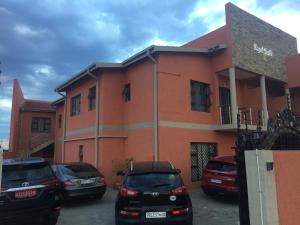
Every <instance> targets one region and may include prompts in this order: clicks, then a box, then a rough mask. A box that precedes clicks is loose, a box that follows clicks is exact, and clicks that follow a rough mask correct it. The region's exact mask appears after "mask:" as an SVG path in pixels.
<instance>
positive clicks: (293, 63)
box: [286, 54, 300, 88]
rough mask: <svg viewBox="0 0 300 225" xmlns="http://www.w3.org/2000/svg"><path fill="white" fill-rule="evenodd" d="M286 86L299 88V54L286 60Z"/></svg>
mask: <svg viewBox="0 0 300 225" xmlns="http://www.w3.org/2000/svg"><path fill="white" fill-rule="evenodd" d="M286 63H287V72H288V86H289V88H295V87H300V54H298V55H294V56H291V57H289V58H287V60H286Z"/></svg>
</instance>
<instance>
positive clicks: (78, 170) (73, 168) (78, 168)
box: [60, 165, 98, 176]
mask: <svg viewBox="0 0 300 225" xmlns="http://www.w3.org/2000/svg"><path fill="white" fill-rule="evenodd" d="M60 170H61V172H62V174H64V175H69V176H76V175H78V174H82V173H92V174H95V173H98V170H97V169H95V168H94V167H92V166H90V165H63V166H60Z"/></svg>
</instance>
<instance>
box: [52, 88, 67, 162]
mask: <svg viewBox="0 0 300 225" xmlns="http://www.w3.org/2000/svg"><path fill="white" fill-rule="evenodd" d="M57 93H58V94H60V95H61V96H62V97H63V98H64V99H65V100H64V126H63V134H62V147H61V162H62V163H63V162H65V139H66V128H67V95H64V94H62V93H61V92H59V91H57ZM55 136H56V135H55Z"/></svg>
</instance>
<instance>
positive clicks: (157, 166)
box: [129, 161, 178, 175]
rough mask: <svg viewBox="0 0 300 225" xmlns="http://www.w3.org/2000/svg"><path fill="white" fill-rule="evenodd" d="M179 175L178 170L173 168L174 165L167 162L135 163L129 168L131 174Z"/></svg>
mask: <svg viewBox="0 0 300 225" xmlns="http://www.w3.org/2000/svg"><path fill="white" fill-rule="evenodd" d="M151 172H154V173H159V172H163V173H177V172H178V170H177V169H176V168H175V167H174V166H173V164H172V163H170V162H167V161H157V162H156V161H143V162H133V163H132V164H130V166H129V175H130V174H139V173H151Z"/></svg>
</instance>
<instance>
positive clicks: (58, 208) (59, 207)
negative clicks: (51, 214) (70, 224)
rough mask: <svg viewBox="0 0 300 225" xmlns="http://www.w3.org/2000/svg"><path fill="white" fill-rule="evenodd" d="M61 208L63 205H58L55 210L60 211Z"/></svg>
mask: <svg viewBox="0 0 300 225" xmlns="http://www.w3.org/2000/svg"><path fill="white" fill-rule="evenodd" d="M60 209H61V206H56V207H54V208H53V211H60Z"/></svg>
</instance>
